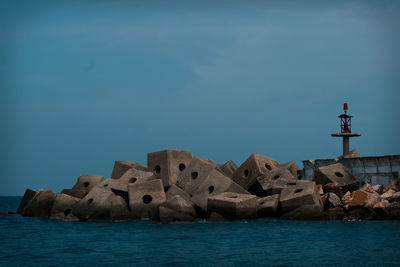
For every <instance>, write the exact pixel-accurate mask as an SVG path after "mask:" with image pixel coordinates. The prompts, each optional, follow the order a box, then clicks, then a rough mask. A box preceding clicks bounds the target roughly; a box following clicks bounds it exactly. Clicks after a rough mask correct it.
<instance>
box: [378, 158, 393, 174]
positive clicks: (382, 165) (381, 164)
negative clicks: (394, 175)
mask: <svg viewBox="0 0 400 267" xmlns="http://www.w3.org/2000/svg"><path fill="white" fill-rule="evenodd" d="M377 161H378V173H391V172H392V167H391V165H390V158H389V157H378V158H377Z"/></svg>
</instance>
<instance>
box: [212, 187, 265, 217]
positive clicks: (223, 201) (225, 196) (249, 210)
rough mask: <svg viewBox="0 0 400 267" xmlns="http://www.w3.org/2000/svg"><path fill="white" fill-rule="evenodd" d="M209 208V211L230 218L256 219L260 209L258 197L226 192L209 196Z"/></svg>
mask: <svg viewBox="0 0 400 267" xmlns="http://www.w3.org/2000/svg"><path fill="white" fill-rule="evenodd" d="M207 210H208V212H209V213H212V212H216V213H219V214H221V215H222V216H223V217H224V218H226V219H228V220H238V219H255V218H257V211H258V197H257V196H254V195H248V194H239V193H233V192H224V193H221V194H218V195H215V196H210V197H209V198H208V205H207Z"/></svg>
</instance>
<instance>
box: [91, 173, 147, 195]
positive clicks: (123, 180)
mask: <svg viewBox="0 0 400 267" xmlns="http://www.w3.org/2000/svg"><path fill="white" fill-rule="evenodd" d="M153 177H154V176H153V173H151V172H147V171H141V170H137V169H136V168H130V169H128V170H127V171H126V172H125V173H124V174H123V175H122V176H121V177H120V178H118V179H113V178H111V179H106V180H104V181H102V182H101V183H100V184H99V185H98V186H99V187H102V188H106V189H110V190H111V189H117V190H121V191H128V185H130V184H134V183H142V182H145V181H148V180H150V179H151V178H153Z"/></svg>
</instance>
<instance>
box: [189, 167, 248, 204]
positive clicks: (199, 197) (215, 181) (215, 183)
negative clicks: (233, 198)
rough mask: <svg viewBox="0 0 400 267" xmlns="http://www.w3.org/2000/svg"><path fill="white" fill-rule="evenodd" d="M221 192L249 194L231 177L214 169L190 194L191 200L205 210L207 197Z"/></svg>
mask: <svg viewBox="0 0 400 267" xmlns="http://www.w3.org/2000/svg"><path fill="white" fill-rule="evenodd" d="M223 192H234V193H239V194H249V192H248V191H246V190H245V189H244V188H243V187H241V186H240V185H238V184H237V183H235V182H234V181H233V180H232V179H230V178H229V177H226V176H225V175H223V174H222V173H220V172H219V171H217V170H215V169H214V170H212V171H211V173H210V174H209V175H208V176H207V177H206V179H205V180H204V181H203V182H202V183H201V184H199V185H198V186H197V189H196V190H195V191H194V192H193V194H192V197H191V200H192V201H193V202H194V203H196V205H197V206H199V207H200V208H202V209H203V210H205V211H207V201H208V198H209V197H210V196H214V195H218V194H220V193H223Z"/></svg>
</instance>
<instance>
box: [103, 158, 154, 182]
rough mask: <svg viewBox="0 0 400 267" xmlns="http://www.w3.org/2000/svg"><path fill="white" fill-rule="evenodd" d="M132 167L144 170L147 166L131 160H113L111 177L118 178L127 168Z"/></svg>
mask: <svg viewBox="0 0 400 267" xmlns="http://www.w3.org/2000/svg"><path fill="white" fill-rule="evenodd" d="M131 168H134V169H136V170H139V171H146V170H147V167H146V166H144V165H142V164H139V163H136V162H133V161H115V163H114V168H113V171H112V174H111V178H113V179H119V178H120V177H121V176H122V175H123V174H124V173H126V171H127V170H129V169H131Z"/></svg>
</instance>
